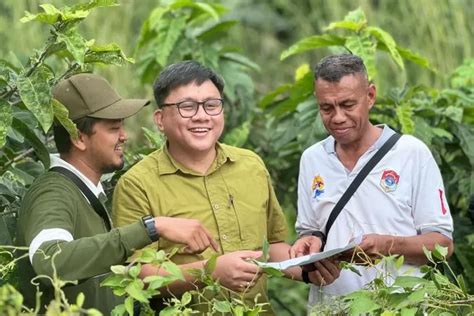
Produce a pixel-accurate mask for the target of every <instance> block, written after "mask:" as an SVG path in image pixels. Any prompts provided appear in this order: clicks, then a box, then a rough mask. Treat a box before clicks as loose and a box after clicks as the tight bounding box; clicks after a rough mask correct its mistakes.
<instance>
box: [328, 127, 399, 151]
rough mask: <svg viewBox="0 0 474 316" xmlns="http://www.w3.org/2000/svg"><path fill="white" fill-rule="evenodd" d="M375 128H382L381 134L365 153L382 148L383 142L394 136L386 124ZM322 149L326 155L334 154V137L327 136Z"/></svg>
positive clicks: (393, 132)
mask: <svg viewBox="0 0 474 316" xmlns="http://www.w3.org/2000/svg"><path fill="white" fill-rule="evenodd" d="M375 126H377V127H380V128H382V134H381V135H380V136H379V138H377V140H376V141H375V143H373V144H372V146H370V147H369V149H368V150H367V151H372V150H376V149H379V148H380V147H382V145H383V144H385V142H386V141H387V139H389V138H390V136H392V135H393V134H395V131H394V130H393V129H391V128H390V127H389V126H388V125H386V124H380V125H375ZM323 147H324V149H325V150H326V152H327V153H328V154H336V140H335V139H334V137H332V136H329V137H328V138H326V140H325V141H324V143H323Z"/></svg>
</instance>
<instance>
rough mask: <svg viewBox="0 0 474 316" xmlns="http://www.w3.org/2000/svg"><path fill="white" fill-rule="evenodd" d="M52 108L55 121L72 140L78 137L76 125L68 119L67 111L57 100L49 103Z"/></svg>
mask: <svg viewBox="0 0 474 316" xmlns="http://www.w3.org/2000/svg"><path fill="white" fill-rule="evenodd" d="M51 105H52V107H53V113H54V117H55V118H56V120H58V121H59V123H60V124H61V125H62V126H63V127H64V128H65V129H66V131H67V132H68V133H69V135H71V137H72V138H73V139H77V138H78V137H79V134H78V131H77V127H76V124H75V123H74V122H73V121H72V120H71V119H70V118H69V111H68V109H67V108H66V107H65V106H64V105H63V104H62V103H61V102H59V101H58V100H56V99H53V100H52V101H51Z"/></svg>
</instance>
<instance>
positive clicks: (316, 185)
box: [311, 175, 324, 198]
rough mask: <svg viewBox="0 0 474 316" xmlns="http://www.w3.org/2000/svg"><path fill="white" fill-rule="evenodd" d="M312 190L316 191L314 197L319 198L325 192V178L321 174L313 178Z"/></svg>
mask: <svg viewBox="0 0 474 316" xmlns="http://www.w3.org/2000/svg"><path fill="white" fill-rule="evenodd" d="M311 190H312V191H313V192H314V195H313V198H317V197H319V196H320V195H321V194H323V193H324V180H323V178H322V177H321V176H320V175H317V176H315V177H314V178H313V184H312V186H311Z"/></svg>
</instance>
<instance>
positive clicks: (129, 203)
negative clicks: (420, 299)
mask: <svg viewBox="0 0 474 316" xmlns="http://www.w3.org/2000/svg"><path fill="white" fill-rule="evenodd" d="M223 90H224V82H223V81H222V79H221V78H220V77H219V76H218V75H217V74H215V73H214V72H213V71H212V70H211V69H209V68H206V67H204V66H202V65H200V64H199V63H197V62H194V61H185V62H181V63H177V64H173V65H170V66H168V67H167V68H165V69H164V70H163V71H162V72H161V73H160V75H159V77H158V79H157V80H156V82H155V84H154V95H155V99H156V102H157V104H158V105H159V108H158V110H156V112H155V114H154V119H155V123H156V125H157V127H158V129H159V130H160V131H162V132H163V133H164V134H165V135H166V137H167V142H166V145H165V146H164V147H163V148H161V149H159V150H157V151H155V152H154V153H152V154H151V155H149V156H148V157H146V158H145V159H143V160H142V161H140V162H139V163H137V164H136V165H135V166H134V167H132V168H131V169H130V170H129V171H128V172H127V173H126V174H125V175H124V176H122V178H121V179H120V181H119V182H118V184H117V186H116V188H115V193H114V209H115V213H114V220H115V223H116V224H117V225H119V226H121V225H126V224H128V223H131V222H133V221H136V220H137V219H139V218H140V217H142V216H144V215H149V214H151V215H152V216H158V214H160V215H162V216H171V217H184V218H194V219H199V220H200V221H201V222H202V223H203V224H204V225H205V227H206V228H207V229H208V230H209V231H210V232H211V234H213V236H215V238H216V239H217V240H218V241H219V244H220V250H219V252H220V253H219V257H218V258H217V263H216V268H215V270H214V272H213V274H212V276H213V277H214V278H215V279H219V281H220V283H221V284H222V285H223V286H225V287H227V288H229V289H231V290H232V291H235V292H244V293H245V298H246V303H248V304H254V299H256V300H257V301H258V302H260V303H262V302H267V301H268V299H267V294H266V277H265V276H264V275H261V271H260V270H259V268H258V267H257V266H256V265H255V264H253V263H251V262H249V260H248V259H256V258H259V257H261V256H262V251H260V250H261V248H262V244H263V241H264V240H265V239H267V240H268V242H269V243H270V261H279V260H282V259H286V258H288V256H289V245H287V244H285V243H284V242H283V241H284V240H285V237H286V233H287V232H286V230H287V226H286V223H285V218H284V215H283V213H282V210H281V208H280V205H279V203H278V201H277V199H276V197H275V192H274V190H273V188H272V185H271V181H270V176H269V174H268V171H267V170H266V168H265V165H264V163H263V161H262V160H261V159H260V157H258V156H257V155H256V154H255V153H253V152H251V151H249V150H245V149H240V148H236V147H232V146H228V145H225V144H222V143H219V142H218V139H219V137H220V136H221V135H222V132H223V130H224V109H223V102H222V94H223ZM158 247H159V248H160V249H165V250H167V251H171V250H172V249H173V248H176V247H177V244H175V243H172V242H168V241H166V240H159V246H158ZM214 254H215V252H213V251H212V250H210V249H208V250H206V251H204V252H203V253H201V254H189V253H183V252H178V253H177V254H176V255H174V256H173V257H172V260H173V261H174V262H175V263H177V264H178V265H180V267H181V268H182V269H183V272H185V273H184V275H185V278H186V280H185V281H184V282H175V283H174V284H172V285H171V286H170V287H169V289H168V290H163V291H162V295H163V296H166V295H169V294H167V293H168V291H169V292H171V293H173V295H177V296H179V295H181V294H182V293H183V292H185V291H188V290H193V289H195V288H196V286H198V287H199V286H202V284H199V282H198V281H197V280H196V279H195V277H193V276H191V275H190V274H188V273H186V270H187V269H189V268H203V267H204V265H205V263H206V261H207V260H208V259H209V258H210V257H211V256H213V255H214ZM290 273H291V275H295V276H297V277H296V278H300V275H301V269H300V268H299V267H297V268H294V269H293V270H292V271H288V274H290ZM155 274H162V275H165V274H166V272H164V271H160V270H158V269H157V268H156V267H152V266H146V265H145V266H144V267H143V270H142V273H141V276H143V277H145V276H148V275H155ZM257 294H260V295H259V296H257ZM194 302H196V301H194ZM200 305H201V306H202V305H205V304H202V303H201V304H200ZM193 308H198V307H196V305H194V306H193ZM265 309H266V310H267V312H268V314H272V312H271V308H270V306H268V305H267V306H266V307H265ZM203 312H205V311H204V310H203Z"/></svg>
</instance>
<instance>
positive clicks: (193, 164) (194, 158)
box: [168, 146, 217, 175]
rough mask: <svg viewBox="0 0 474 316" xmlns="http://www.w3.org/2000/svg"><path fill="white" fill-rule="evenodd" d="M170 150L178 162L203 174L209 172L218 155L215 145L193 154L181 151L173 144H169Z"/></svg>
mask: <svg viewBox="0 0 474 316" xmlns="http://www.w3.org/2000/svg"><path fill="white" fill-rule="evenodd" d="M168 151H169V153H170V155H171V156H172V157H173V158H174V159H175V160H176V161H177V162H179V163H180V164H182V165H183V166H185V167H186V168H188V169H191V170H193V171H196V172H198V173H200V174H203V175H204V174H206V173H207V171H208V170H209V168H210V167H211V166H212V163H213V162H214V159H216V156H217V150H216V148H215V147H214V148H213V149H212V150H209V151H206V152H195V153H193V154H189V153H184V152H181V151H179V150H177V149H176V148H173V147H172V146H168Z"/></svg>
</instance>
